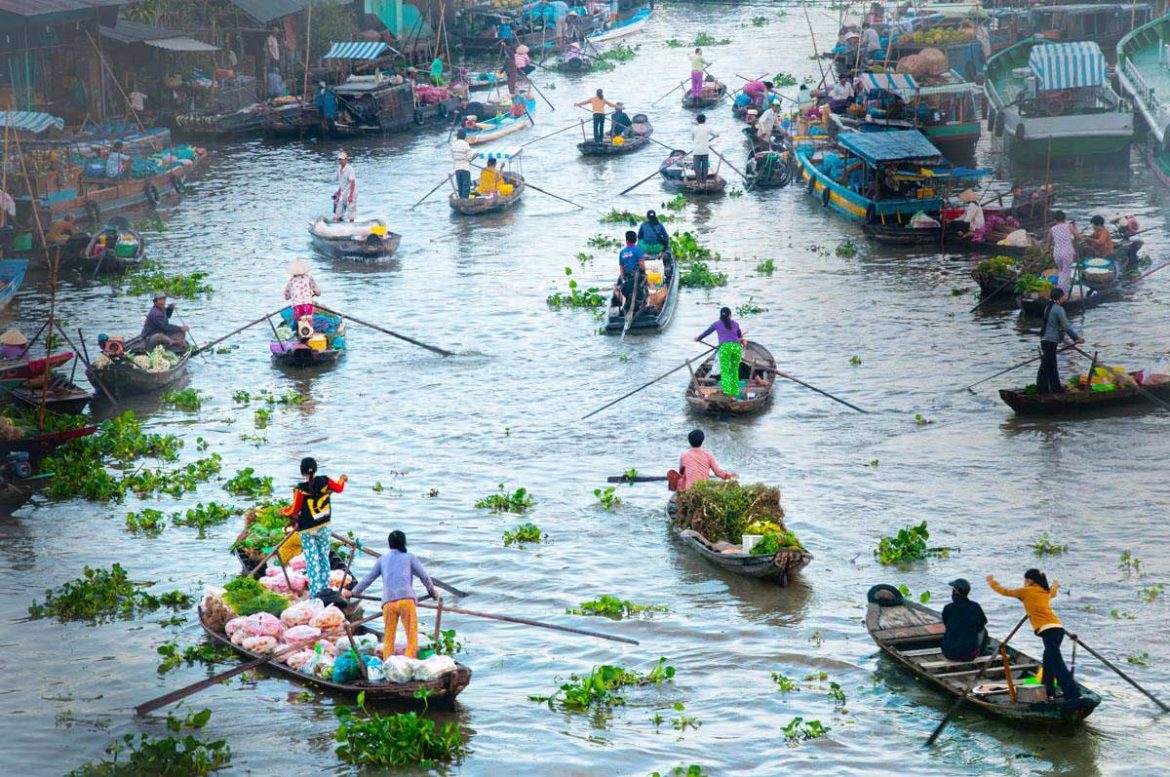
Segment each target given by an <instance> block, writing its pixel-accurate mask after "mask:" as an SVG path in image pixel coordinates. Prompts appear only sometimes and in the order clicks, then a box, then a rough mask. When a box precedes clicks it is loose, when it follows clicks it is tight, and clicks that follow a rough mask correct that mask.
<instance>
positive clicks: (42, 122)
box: [0, 111, 65, 135]
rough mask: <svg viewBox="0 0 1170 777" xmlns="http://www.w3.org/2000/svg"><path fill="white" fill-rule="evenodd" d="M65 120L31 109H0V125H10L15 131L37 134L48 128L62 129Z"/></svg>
mask: <svg viewBox="0 0 1170 777" xmlns="http://www.w3.org/2000/svg"><path fill="white" fill-rule="evenodd" d="M64 126H65V120H64V119H62V118H60V117H58V116H53V115H51V114H48V113H34V112H33V111H0V127H11V128H12V129H14V130H16V131H17V132H31V133H33V134H34V135H39V134H40V133H42V132H44V131H45V130H48V129H62V128H63V127H64Z"/></svg>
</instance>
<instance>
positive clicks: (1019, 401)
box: [999, 373, 1170, 415]
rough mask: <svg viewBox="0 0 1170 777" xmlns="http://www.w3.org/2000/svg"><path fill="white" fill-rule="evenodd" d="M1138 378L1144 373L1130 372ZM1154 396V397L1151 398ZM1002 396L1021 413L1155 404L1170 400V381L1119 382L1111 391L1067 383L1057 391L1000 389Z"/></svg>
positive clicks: (1079, 411)
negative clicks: (1131, 384)
mask: <svg viewBox="0 0 1170 777" xmlns="http://www.w3.org/2000/svg"><path fill="white" fill-rule="evenodd" d="M1130 377H1131V378H1133V379H1134V380H1135V381H1136V380H1137V379H1138V378H1140V377H1142V376H1140V375H1137V374H1135V373H1130ZM1151 396H1152V397H1153V399H1151ZM999 398H1000V399H1002V400H1003V401H1004V404H1006V405H1007V406H1008V407H1010V408H1011V409H1012V410H1014V411H1015V412H1016V413H1018V414H1020V415H1064V414H1073V413H1081V412H1086V411H1092V410H1098V409H1104V408H1113V407H1118V406H1121V405H1141V404H1150V405H1155V404H1156V400H1162V401H1163V402H1165V401H1167V400H1170V382H1167V383H1155V384H1150V385H1142V386H1141V388H1140V389H1139V388H1138V387H1137V386H1128V385H1127V386H1117V387H1115V388H1113V389H1112V390H1110V391H1092V390H1090V389H1079V388H1069V387H1065V390H1064V391H1062V392H1060V393H1058V394H1029V393H1028V392H1027V391H1026V390H1025V389H1000V390H999Z"/></svg>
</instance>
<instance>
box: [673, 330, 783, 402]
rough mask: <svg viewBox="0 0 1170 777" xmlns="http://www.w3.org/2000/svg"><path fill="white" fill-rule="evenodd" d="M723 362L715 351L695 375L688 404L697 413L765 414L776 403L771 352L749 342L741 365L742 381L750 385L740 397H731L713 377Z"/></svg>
mask: <svg viewBox="0 0 1170 777" xmlns="http://www.w3.org/2000/svg"><path fill="white" fill-rule="evenodd" d="M718 358H719V351H718V350H715V351H712V352H711V353H710V355H709V356H707V358H706V359H704V360H703V363H702V364H700V365H699V366H698V367H697V368H695V371H694V372H693V373H692V374H691V382H690V384H689V385H688V386H687V393H686V400H687V405H689V406H690V407H691V408H692V409H694V410H699V411H702V412H704V413H715V414H718V413H730V414H732V415H745V414H747V413H754V412H756V411H758V410H762V409H763V408H764V407H765V406H766V405H767V404H768V403H769V402H770V401H771V399H772V388H773V385H774V384H775V382H776V359H775V358H774V357H773V356H772V354H771V353H770V352H769V351H768V349H767V348H765V347H764V346H762V345H760V344H759V343H757V342H752V341H749V342H748V344H747V347H746V348H745V349H744V353H743V359H742V360H741V361H740V363H739V380H740V382H743V381H747V385H746V387H745V388H744V390H743V392H742V393H741V396H740V397H730V396H728V395H727V394H724V393H723V389H722V388H720V383H719V378H718V377H714V378H712V377H709V376H710V374H711V370H712V369H713V368H714V366H715V360H716V359H718ZM753 381H755V382H753Z"/></svg>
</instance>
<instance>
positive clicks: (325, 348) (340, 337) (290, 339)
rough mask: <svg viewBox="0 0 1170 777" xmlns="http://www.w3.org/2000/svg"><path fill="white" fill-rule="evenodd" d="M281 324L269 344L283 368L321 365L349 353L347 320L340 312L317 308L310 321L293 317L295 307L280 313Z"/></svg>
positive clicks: (270, 349)
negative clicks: (347, 348)
mask: <svg viewBox="0 0 1170 777" xmlns="http://www.w3.org/2000/svg"><path fill="white" fill-rule="evenodd" d="M278 315H279V316H280V325H279V326H277V327H276V331H275V339H274V340H273V341H272V342H271V343H269V344H268V350H269V352H270V353H271V354H272V360H273V361H274V362H275V363H276V364H278V365H280V366H282V367H321V366H325V365H330V364H336V363H337V362H338V361H340V360H341V357H342V356H344V355H345V350H346V340H345V322H344V321H343V320H342V319H341V316H339V315H337V314H336V313H331V312H326V311H325V310H323V309H321V308H317V309H316V310H315V311H314V312H313V317H312V319H311V320H310V319H309V318H308V317H307V316H306V317H305V318H302V319H301V320H300V321H296V320H294V318H293V309H292V307H291V306H290V307H287V308H284V309H283V310H281V311H280V313H279V314H278Z"/></svg>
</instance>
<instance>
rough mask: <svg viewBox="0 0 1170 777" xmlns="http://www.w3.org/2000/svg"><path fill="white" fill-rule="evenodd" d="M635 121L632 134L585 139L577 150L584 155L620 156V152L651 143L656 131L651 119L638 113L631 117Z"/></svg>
mask: <svg viewBox="0 0 1170 777" xmlns="http://www.w3.org/2000/svg"><path fill="white" fill-rule="evenodd" d="M631 121H632V122H633V123H632V124H631V125H630V134H629V135H627V136H624V137H623V136H621V135H619V136H618V137H616V138H615V137H614V136H613V135H610V134H607V135H606V136H605V138H604V139H603V140H601V141H600V142H598V141H596V140H593V139H592V138H590V139H588V140H583V141H581V142H580V143H578V144H577V150H578V151H580V152H581V154H582V156H618V155H619V154H629V153H632V152H634V151H637V150H639V149H642V148H645V147H646V146H648V145H650V136H651V135H652V134H653V133H654V127H652V126H650V119H648V118H647V117H646V114H644V113H636V114H634V116H633V118H632V119H631Z"/></svg>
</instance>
